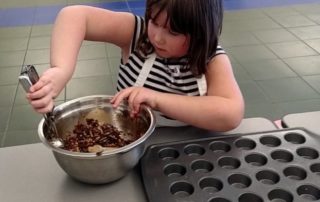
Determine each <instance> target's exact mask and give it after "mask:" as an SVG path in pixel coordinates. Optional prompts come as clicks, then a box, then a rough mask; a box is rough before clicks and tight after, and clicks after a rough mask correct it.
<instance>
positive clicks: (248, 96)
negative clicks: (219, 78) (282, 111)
mask: <svg viewBox="0 0 320 202" xmlns="http://www.w3.org/2000/svg"><path fill="white" fill-rule="evenodd" d="M239 87H240V89H241V91H242V94H243V97H244V99H245V103H246V105H251V104H256V103H267V102H268V98H267V97H266V95H265V94H264V93H263V91H262V90H261V88H260V87H259V86H258V85H257V84H256V82H254V81H241V82H239Z"/></svg>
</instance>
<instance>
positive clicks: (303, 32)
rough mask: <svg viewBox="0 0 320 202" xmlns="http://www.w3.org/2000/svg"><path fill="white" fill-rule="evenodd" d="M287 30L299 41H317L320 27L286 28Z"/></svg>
mask: <svg viewBox="0 0 320 202" xmlns="http://www.w3.org/2000/svg"><path fill="white" fill-rule="evenodd" d="M288 30H289V31H290V32H291V33H293V34H295V35H296V36H298V37H299V38H300V39H302V40H304V39H317V38H319V32H320V25H317V26H308V27H296V28H288Z"/></svg>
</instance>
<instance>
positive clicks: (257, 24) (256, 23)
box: [222, 18, 281, 33]
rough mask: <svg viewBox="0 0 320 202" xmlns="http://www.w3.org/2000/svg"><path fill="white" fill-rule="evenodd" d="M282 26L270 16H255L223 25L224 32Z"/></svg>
mask: <svg viewBox="0 0 320 202" xmlns="http://www.w3.org/2000/svg"><path fill="white" fill-rule="evenodd" d="M276 28H281V26H280V25H279V24H278V23H276V22H274V21H273V20H272V19H270V18H257V19H256V18H253V19H250V20H235V21H232V22H231V21H230V22H228V23H227V24H224V25H223V28H222V29H223V32H229V33H232V32H238V31H246V32H247V31H255V30H268V29H276Z"/></svg>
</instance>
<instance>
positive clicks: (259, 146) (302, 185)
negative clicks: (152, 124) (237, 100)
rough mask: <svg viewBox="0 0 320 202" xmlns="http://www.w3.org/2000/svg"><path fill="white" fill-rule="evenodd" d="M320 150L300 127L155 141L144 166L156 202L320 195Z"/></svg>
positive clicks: (285, 200) (294, 200)
mask: <svg viewBox="0 0 320 202" xmlns="http://www.w3.org/2000/svg"><path fill="white" fill-rule="evenodd" d="M199 136H201V134H199ZM319 155H320V136H318V135H315V134H311V133H309V132H307V131H305V130H303V129H300V128H295V129H287V130H277V131H269V132H263V133H251V134H239V135H231V136H230V135H228V136H227V135H226V136H219V137H212V138H206V139H197V140H188V141H180V142H173V143H164V144H155V145H151V146H149V147H148V149H147V151H146V153H145V155H144V156H143V158H142V159H141V171H142V177H143V182H144V186H145V190H146V193H147V196H148V199H149V201H151V202H164V201H165V202H171V201H172V202H173V201H174V202H178V201H181V202H182V201H183V202H191V201H192V202H263V201H265V202H267V201H272V202H298V201H299V202H307V201H320V158H319Z"/></svg>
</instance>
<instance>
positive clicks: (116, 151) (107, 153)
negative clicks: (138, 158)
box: [38, 95, 156, 159]
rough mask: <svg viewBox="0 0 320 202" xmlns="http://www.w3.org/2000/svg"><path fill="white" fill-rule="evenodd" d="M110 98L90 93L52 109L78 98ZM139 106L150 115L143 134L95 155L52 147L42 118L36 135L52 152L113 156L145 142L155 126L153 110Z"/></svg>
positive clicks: (102, 156) (90, 156)
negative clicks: (125, 143) (132, 140)
mask: <svg viewBox="0 0 320 202" xmlns="http://www.w3.org/2000/svg"><path fill="white" fill-rule="evenodd" d="M98 97H99V98H112V97H113V96H111V95H90V96H83V97H79V98H76V99H72V100H69V101H67V102H64V103H62V104H60V105H58V106H56V107H55V109H54V110H58V109H60V108H62V107H64V106H66V105H69V104H72V103H75V102H78V101H80V100H83V99H91V98H98ZM140 107H142V108H143V109H144V110H146V111H147V112H148V114H149V115H150V125H149V127H148V129H147V131H146V132H145V134H144V135H142V136H141V137H140V138H139V139H137V140H135V141H134V142H132V143H130V144H128V145H126V146H123V147H119V148H117V149H112V150H107V151H103V152H101V153H99V155H97V153H85V152H73V151H68V150H65V149H62V148H58V147H54V146H53V145H52V144H50V143H49V142H48V140H47V139H46V138H45V136H44V133H43V130H42V128H43V125H44V122H45V120H44V118H42V119H41V120H40V122H39V125H38V136H39V138H40V140H41V142H42V143H43V144H44V145H45V146H47V147H48V148H49V149H51V150H52V151H54V152H57V153H60V154H64V155H68V156H72V157H79V158H90V159H92V158H93V157H95V158H105V157H106V156H113V155H119V154H122V153H126V152H128V151H130V150H131V149H133V148H135V147H136V146H137V145H139V144H143V143H144V142H145V140H146V139H147V138H148V137H149V136H150V135H151V134H152V133H153V131H154V129H155V126H156V120H155V114H154V112H153V110H152V109H151V108H150V107H149V106H147V105H145V104H142V105H141V106H140Z"/></svg>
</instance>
